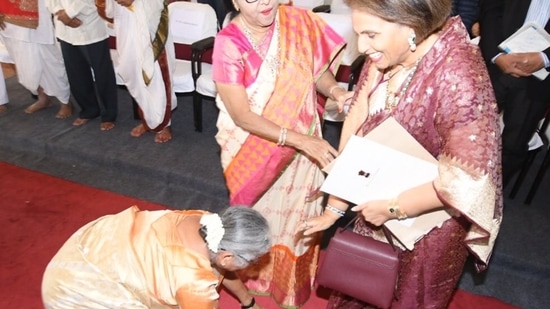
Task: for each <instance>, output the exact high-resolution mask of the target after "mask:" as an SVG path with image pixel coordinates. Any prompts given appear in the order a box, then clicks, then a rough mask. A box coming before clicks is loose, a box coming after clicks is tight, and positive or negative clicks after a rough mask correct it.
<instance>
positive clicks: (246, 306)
mask: <svg viewBox="0 0 550 309" xmlns="http://www.w3.org/2000/svg"><path fill="white" fill-rule="evenodd" d="M254 305H256V299H254V297H252V300H251V301H250V304H248V305H241V308H242V309H249V308H252V307H254Z"/></svg>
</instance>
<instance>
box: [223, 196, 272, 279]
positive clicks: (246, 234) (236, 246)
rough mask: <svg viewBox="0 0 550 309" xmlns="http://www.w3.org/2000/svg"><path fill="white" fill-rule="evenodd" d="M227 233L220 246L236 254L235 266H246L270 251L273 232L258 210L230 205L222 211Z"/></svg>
mask: <svg viewBox="0 0 550 309" xmlns="http://www.w3.org/2000/svg"><path fill="white" fill-rule="evenodd" d="M220 218H221V220H222V224H223V227H224V229H225V234H224V235H223V238H222V240H221V242H220V245H219V248H220V249H223V250H225V251H228V252H231V253H233V254H234V255H235V266H236V267H239V268H244V267H246V266H248V265H249V264H250V263H251V262H252V261H255V260H257V259H258V258H260V257H261V256H262V255H265V254H266V253H267V252H269V249H270V248H271V232H270V230H269V224H268V223H267V220H266V219H265V218H264V217H263V216H262V215H261V214H260V213H259V212H258V211H256V210H254V209H251V208H248V207H243V206H233V207H228V208H227V209H225V211H223V212H222V213H220Z"/></svg>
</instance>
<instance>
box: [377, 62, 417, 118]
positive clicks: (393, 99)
mask: <svg viewBox="0 0 550 309" xmlns="http://www.w3.org/2000/svg"><path fill="white" fill-rule="evenodd" d="M420 60H422V57H420V58H418V59H417V60H416V62H415V63H414V66H413V67H412V68H411V69H410V71H409V73H408V74H407V77H406V79H405V81H404V82H403V83H402V84H401V87H400V90H399V95H398V94H397V91H396V92H393V91H390V79H391V78H392V77H394V76H395V75H397V73H399V72H400V71H401V70H403V69H399V70H398V71H397V72H395V73H394V74H393V75H391V74H390V75H389V77H388V79H387V84H386V104H385V109H386V110H388V111H390V112H391V111H392V110H393V109H394V108H395V107H396V106H397V104H398V103H399V99H400V98H402V97H403V95H404V94H405V91H407V88H409V85H410V83H411V80H412V78H413V76H414V73H415V72H416V69H417V68H418V64H419V63H420Z"/></svg>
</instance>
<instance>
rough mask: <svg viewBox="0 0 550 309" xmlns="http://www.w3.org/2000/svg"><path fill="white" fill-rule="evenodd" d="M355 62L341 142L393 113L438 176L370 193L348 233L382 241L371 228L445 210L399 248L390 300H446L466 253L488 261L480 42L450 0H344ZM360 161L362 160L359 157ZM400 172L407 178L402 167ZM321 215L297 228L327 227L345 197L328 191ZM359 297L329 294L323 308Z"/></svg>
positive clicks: (492, 213) (497, 202)
mask: <svg viewBox="0 0 550 309" xmlns="http://www.w3.org/2000/svg"><path fill="white" fill-rule="evenodd" d="M348 4H349V5H350V7H351V9H352V23H353V28H354V30H355V32H357V34H358V35H359V37H358V47H359V50H360V52H362V53H364V54H366V55H367V57H368V60H367V62H366V64H365V66H364V68H363V70H362V74H361V77H360V79H359V82H358V87H357V89H358V90H357V91H356V94H355V96H354V98H353V100H352V101H353V102H352V106H351V109H350V112H349V114H348V116H347V118H346V120H345V123H344V128H343V132H342V138H341V144H340V149H342V148H343V147H345V145H346V142H347V141H348V140H349V137H350V136H351V135H352V134H356V135H359V136H365V135H366V134H368V133H369V132H370V131H371V130H372V129H374V128H375V127H377V126H378V125H379V124H380V123H382V122H383V121H384V120H386V119H388V118H389V117H393V118H395V119H396V120H397V122H398V123H400V124H401V125H402V126H403V127H404V128H405V129H406V130H407V131H408V132H409V133H410V134H411V135H412V136H413V137H414V138H415V139H416V140H417V141H418V142H419V143H420V144H421V145H422V146H423V147H424V148H425V149H427V150H428V151H429V152H430V153H431V154H432V155H433V156H434V157H435V158H437V159H438V169H439V173H438V176H437V177H436V178H435V179H433V181H430V182H427V183H424V184H419V185H418V186H416V187H413V188H410V189H408V190H405V191H403V192H399V193H398V194H396V195H395V196H388V198H387V199H382V200H370V201H368V202H366V203H363V204H360V205H356V206H355V207H353V208H352V209H351V210H352V211H356V212H360V213H361V214H362V217H363V218H364V220H357V221H356V224H355V228H354V230H355V231H356V232H357V233H360V234H363V235H368V236H371V237H375V238H377V239H380V240H382V239H384V236H383V235H381V234H380V229H377V228H376V226H380V225H382V224H384V223H385V222H386V221H388V220H402V219H405V218H414V217H417V216H420V215H422V214H425V213H428V212H431V211H434V210H438V209H445V210H447V211H448V212H449V213H450V214H451V217H450V218H449V219H448V220H446V221H445V222H443V223H442V225H441V226H440V227H436V228H434V229H432V230H431V231H430V232H428V233H427V234H426V235H424V237H423V238H421V239H420V240H419V241H418V242H416V243H415V245H414V249H412V250H410V251H404V252H403V253H402V255H401V269H400V271H399V277H398V283H397V290H396V296H397V297H396V299H395V300H394V302H393V305H392V308H446V307H447V304H448V302H449V300H450V298H451V296H452V294H453V291H454V290H455V288H456V284H457V282H458V280H459V278H460V276H461V274H462V271H463V268H464V263H465V261H466V258H467V256H468V253H471V254H472V255H473V256H474V258H475V260H476V262H477V263H476V266H477V269H478V270H479V271H481V270H483V269H485V268H486V267H487V264H488V262H489V258H490V256H491V252H492V249H493V245H494V242H495V239H496V237H497V234H498V231H499V227H500V223H501V220H502V192H501V191H502V190H501V187H502V186H501V174H500V155H499V148H500V139H499V136H500V129H499V121H498V114H497V107H496V102H495V98H494V95H493V91H492V88H491V84H490V81H489V77H488V74H487V70H486V67H485V65H484V63H483V60H482V58H481V54H480V51H479V48H478V47H477V46H475V45H472V44H470V42H469V37H468V33H467V31H466V29H465V28H464V25H463V24H462V22H461V21H460V19H459V18H458V17H453V18H450V19H449V17H448V16H449V14H450V12H451V0H348ZM365 160H368V158H365ZM402 177H407V174H406V171H404V172H403V175H402ZM328 204H329V205H330V207H329V206H327V209H329V210H333V211H326V212H325V213H323V215H321V216H318V217H315V218H310V219H308V220H307V221H306V222H305V223H303V225H302V226H301V228H302V229H304V230H305V234H310V233H314V232H317V231H320V230H324V229H327V228H328V227H329V226H331V225H332V224H334V222H335V221H336V220H337V219H338V218H340V216H339V213H342V211H344V210H346V209H347V207H348V203H347V202H346V201H344V200H341V199H339V198H337V197H335V196H330V197H329V200H328ZM366 307H369V305H368V304H364V303H361V302H359V301H357V300H353V299H350V298H348V297H346V296H344V295H334V296H333V297H332V298H331V300H330V302H329V308H366Z"/></svg>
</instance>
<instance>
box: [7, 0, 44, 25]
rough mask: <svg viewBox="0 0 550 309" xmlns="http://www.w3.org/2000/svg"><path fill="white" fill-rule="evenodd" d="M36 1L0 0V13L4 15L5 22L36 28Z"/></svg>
mask: <svg viewBox="0 0 550 309" xmlns="http://www.w3.org/2000/svg"><path fill="white" fill-rule="evenodd" d="M38 1H39V0H4V1H2V8H1V9H0V14H3V15H4V21H5V22H8V23H11V24H14V25H17V26H21V27H25V28H31V29H36V28H37V27H38Z"/></svg>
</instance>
